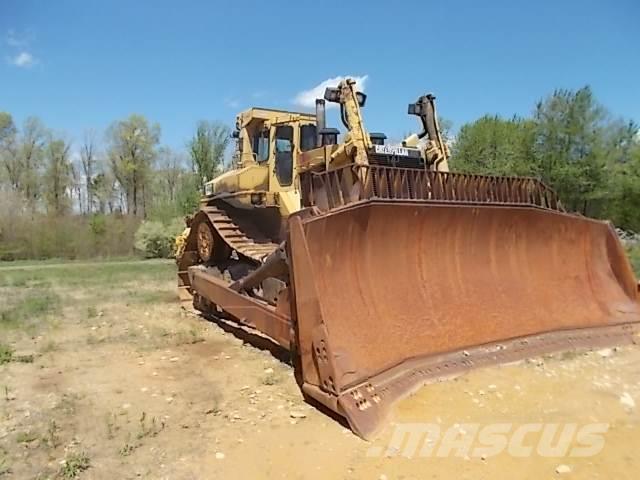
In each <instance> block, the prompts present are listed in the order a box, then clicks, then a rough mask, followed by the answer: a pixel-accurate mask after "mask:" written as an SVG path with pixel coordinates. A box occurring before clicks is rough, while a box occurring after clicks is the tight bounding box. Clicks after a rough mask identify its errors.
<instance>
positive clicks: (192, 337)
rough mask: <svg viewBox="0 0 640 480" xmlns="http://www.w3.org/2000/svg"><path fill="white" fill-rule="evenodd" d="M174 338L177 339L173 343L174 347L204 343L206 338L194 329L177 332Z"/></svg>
mask: <svg viewBox="0 0 640 480" xmlns="http://www.w3.org/2000/svg"><path fill="white" fill-rule="evenodd" d="M174 337H175V338H174V341H173V345H175V346H180V345H192V344H195V343H200V342H204V338H203V337H202V336H201V335H200V334H199V333H198V332H197V331H196V330H195V329H193V328H192V329H191V330H189V331H184V330H182V331H179V332H176V334H175V336H174Z"/></svg>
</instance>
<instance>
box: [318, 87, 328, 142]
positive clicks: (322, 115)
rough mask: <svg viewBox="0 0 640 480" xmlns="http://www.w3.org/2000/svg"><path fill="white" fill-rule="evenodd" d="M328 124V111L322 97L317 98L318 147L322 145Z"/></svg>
mask: <svg viewBox="0 0 640 480" xmlns="http://www.w3.org/2000/svg"><path fill="white" fill-rule="evenodd" d="M326 126H327V112H326V109H325V102H324V100H323V99H322V98H316V132H317V133H316V147H320V146H322V143H323V142H322V132H323V131H324V129H325V127H326Z"/></svg>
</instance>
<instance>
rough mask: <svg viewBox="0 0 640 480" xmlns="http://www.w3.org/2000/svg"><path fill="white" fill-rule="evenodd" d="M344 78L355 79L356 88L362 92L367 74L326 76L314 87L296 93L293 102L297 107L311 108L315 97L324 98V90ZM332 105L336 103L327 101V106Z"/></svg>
mask: <svg viewBox="0 0 640 480" xmlns="http://www.w3.org/2000/svg"><path fill="white" fill-rule="evenodd" d="M346 78H351V79H353V80H355V81H356V88H357V89H358V91H361V92H364V89H365V85H366V83H367V79H368V78H369V75H363V76H361V77H358V76H356V75H346V76H338V77H333V78H328V79H326V80H324V81H323V82H320V83H319V84H318V85H316V86H315V87H313V88H310V89H309V90H303V91H302V92H300V93H298V94H297V95H296V96H295V98H294V99H293V103H295V104H296V105H298V106H299V107H304V108H313V107H315V105H316V98H324V91H325V90H326V88H327V87H337V86H338V84H339V83H340V82H341V81H342V80H344V79H346ZM333 107H336V104H334V103H327V108H333Z"/></svg>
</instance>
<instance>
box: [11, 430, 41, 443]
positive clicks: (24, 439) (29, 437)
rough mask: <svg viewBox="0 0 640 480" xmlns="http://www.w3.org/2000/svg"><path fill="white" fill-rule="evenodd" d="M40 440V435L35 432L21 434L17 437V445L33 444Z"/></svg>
mask: <svg viewBox="0 0 640 480" xmlns="http://www.w3.org/2000/svg"><path fill="white" fill-rule="evenodd" d="M38 438H39V435H38V434H37V433H35V432H20V433H18V435H17V436H16V442H17V443H31V442H35V441H36V440H37V439H38Z"/></svg>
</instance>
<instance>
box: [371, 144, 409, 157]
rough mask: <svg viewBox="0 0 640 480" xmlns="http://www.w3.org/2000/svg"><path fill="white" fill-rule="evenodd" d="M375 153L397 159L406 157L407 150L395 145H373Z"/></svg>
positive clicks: (407, 154)
mask: <svg viewBox="0 0 640 480" xmlns="http://www.w3.org/2000/svg"><path fill="white" fill-rule="evenodd" d="M374 147H375V151H376V153H380V154H383V155H397V156H399V157H408V156H409V149H407V148H404V147H398V146H396V145H374Z"/></svg>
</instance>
